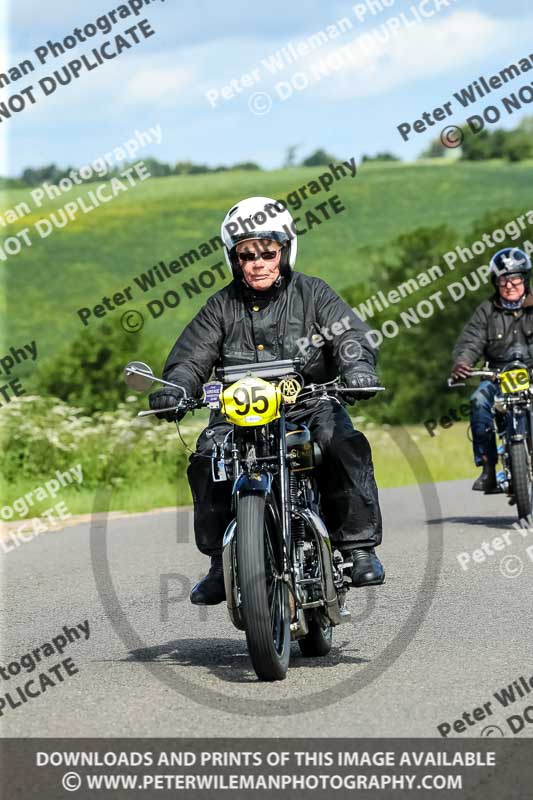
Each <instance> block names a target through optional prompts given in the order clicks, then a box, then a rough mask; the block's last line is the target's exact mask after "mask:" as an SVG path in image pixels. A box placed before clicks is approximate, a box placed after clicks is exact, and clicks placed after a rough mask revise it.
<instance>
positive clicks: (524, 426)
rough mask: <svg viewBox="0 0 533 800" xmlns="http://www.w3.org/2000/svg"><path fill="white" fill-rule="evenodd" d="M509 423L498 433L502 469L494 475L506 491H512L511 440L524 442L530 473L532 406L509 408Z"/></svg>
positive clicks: (532, 432) (532, 430)
mask: <svg viewBox="0 0 533 800" xmlns="http://www.w3.org/2000/svg"><path fill="white" fill-rule="evenodd" d="M506 416H508V417H510V420H511V424H510V425H508V424H507V423H506V427H505V428H504V430H503V432H502V433H501V434H500V439H501V444H500V445H498V455H499V456H500V458H501V461H502V467H503V469H502V470H500V471H499V472H498V473H497V475H496V480H497V483H498V486H499V487H500V488H501V489H502V490H503V491H504V492H506V493H509V492H511V493H512V486H513V483H512V474H511V454H510V447H511V444H512V443H513V442H520V441H525V442H526V453H527V459H528V465H529V471H530V474H531V458H532V453H533V443H532V438H531V437H532V434H533V408H528V409H527V410H525V409H521V408H515V409H511V410H509V411H508V412H507V415H506Z"/></svg>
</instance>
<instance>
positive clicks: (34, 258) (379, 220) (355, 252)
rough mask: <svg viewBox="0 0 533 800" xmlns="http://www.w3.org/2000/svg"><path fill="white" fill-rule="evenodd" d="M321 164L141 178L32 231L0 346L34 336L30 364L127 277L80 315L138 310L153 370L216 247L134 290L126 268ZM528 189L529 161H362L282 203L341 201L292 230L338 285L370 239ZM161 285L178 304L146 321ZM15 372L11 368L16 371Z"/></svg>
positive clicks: (185, 316)
mask: <svg viewBox="0 0 533 800" xmlns="http://www.w3.org/2000/svg"><path fill="white" fill-rule="evenodd" d="M322 171H327V170H326V169H325V168H324V170H320V169H318V168H305V169H304V168H297V169H290V170H279V171H274V172H259V173H258V172H251V173H250V172H226V173H219V174H211V175H205V176H203V175H202V176H183V177H170V178H158V179H150V180H148V181H146V182H144V183H140V184H137V185H136V186H135V187H133V188H131V189H129V191H128V192H126V193H124V194H120V195H119V196H118V197H116V198H115V199H114V200H113V201H112V202H110V203H107V204H105V205H104V204H103V205H101V206H100V207H99V208H97V209H95V210H94V211H92V212H91V213H88V214H86V215H81V216H79V217H78V218H77V219H76V220H75V221H73V222H70V223H69V224H68V226H66V227H65V228H61V229H55V230H54V231H53V233H51V235H50V236H48V237H47V238H44V239H40V238H39V237H38V236H37V234H36V233H33V234H32V239H33V244H32V246H31V247H26V248H24V249H23V250H22V251H21V252H20V253H19V254H18V255H16V256H10V257H9V258H8V259H7V260H6V261H0V269H2V271H3V273H4V275H5V276H6V277H7V281H6V285H7V303H8V310H9V313H8V324H7V326H6V330H5V336H6V339H5V342H4V344H3V346H2V352H6V348H9V347H10V346H11V345H15V346H20V345H22V344H23V343H25V342H30V341H32V340H36V342H37V346H38V361H39V363H40V364H42V363H43V361H44V360H46V359H47V358H48V357H50V356H53V355H56V354H58V353H59V352H60V351H61V349H62V348H63V347H65V346H66V345H67V344H68V343H69V341H71V340H72V339H73V338H74V337H77V336H79V335H80V333H83V331H84V330H88V329H87V328H84V326H83V325H82V323H81V321H80V319H79V317H78V315H77V313H76V311H77V310H78V309H79V308H81V307H84V306H90V307H92V306H94V305H95V304H97V303H100V302H101V300H102V297H104V296H111V295H113V294H114V293H115V292H117V291H120V290H122V289H123V288H125V287H126V286H131V287H132V298H133V299H132V301H131V302H128V303H127V304H126V305H124V306H122V307H120V308H118V309H117V310H115V311H113V312H110V313H109V314H108V315H107V316H106V317H105V318H102V319H100V320H99V319H96V318H95V317H91V322H90V327H91V329H94V328H95V327H97V326H99V325H100V324H101V322H102V321H103V319H106V320H108V321H113V320H118V318H119V316H121V315H122V314H123V313H124V312H125V311H127V310H129V309H136V310H138V311H140V312H141V313H142V314H143V315H144V317H145V325H144V328H143V330H142V331H141V332H140V333H132V334H131V335H132V337H142V342H145V343H146V349H147V350H148V351H149V350H151V347H150V343H152V347H153V341H154V340H155V339H157V341H159V342H160V343H161V351H160V358H159V359H157V356H156V360H158V361H159V363H155V362H154V366H156V367H158V368H159V367H160V366H161V363H162V362H163V360H164V357H165V356H166V352H167V351H168V349H170V346H171V344H172V342H173V340H174V338H175V336H176V335H177V334H178V333H179V331H180V330H181V328H182V327H183V325H184V324H185V323H186V322H187V321H188V320H189V319H190V318H191V317H192V316H193V315H194V313H195V312H196V310H197V309H198V308H199V307H200V306H201V304H202V303H203V302H204V301H205V299H206V297H207V296H208V295H209V294H210V293H212V292H213V291H215V290H216V289H217V288H219V287H220V286H222V284H223V281H222V279H220V278H218V277H217V278H216V282H215V283H214V285H213V286H212V287H211V288H209V289H205V290H203V292H202V294H201V295H199V296H193V297H191V298H187V297H185V295H184V292H183V288H182V286H181V285H182V284H183V282H184V281H185V280H192V279H194V278H195V277H196V276H198V275H199V274H200V273H201V272H202V271H203V270H205V269H207V268H209V267H210V266H211V265H213V264H214V263H216V262H217V261H219V260H222V259H223V256H222V253H221V251H219V250H218V251H216V252H214V253H213V254H212V255H211V256H208V257H206V258H204V259H202V260H201V261H198V262H197V263H195V264H193V265H191V266H189V267H187V268H186V269H184V270H183V271H182V272H181V273H180V274H178V275H173V276H172V277H171V278H170V279H168V280H166V281H165V282H164V283H161V284H159V285H158V286H156V287H155V288H154V289H152V290H151V291H149V292H146V293H143V292H141V291H140V289H139V288H138V287H137V286H135V284H134V281H133V279H134V277H135V276H137V275H139V273H141V272H144V271H146V270H148V269H149V268H150V267H152V266H153V265H154V264H157V263H158V262H159V261H164V262H167V263H168V262H170V261H172V260H174V259H176V258H178V257H179V256H180V255H182V254H183V253H185V252H187V251H188V250H190V249H191V248H198V246H199V245H200V244H201V243H202V242H205V241H208V240H209V239H211V238H212V237H214V236H216V235H217V234H218V233H219V230H220V223H221V220H222V218H223V216H224V214H225V212H226V211H227V209H228V208H229V207H230V206H231V205H232V204H233V203H234V202H235V201H237V200H239V199H241V198H242V197H246V196H249V195H255V194H259V195H266V196H272V197H275V198H282V199H283V198H285V197H286V196H287V195H288V193H289V192H292V191H294V190H296V189H298V188H299V187H300V186H303V185H305V184H306V183H307V182H309V181H311V180H313V179H316V178H317V176H318V175H319V174H320V172H322ZM94 187H95V184H88V185H85V186H82V187H79V188H76V189H74V190H72V191H71V192H69V193H67V194H64V195H63V196H62V197H61V198H58V199H56V200H54V201H48V202H47V203H46V204H45V205H43V207H42V208H41V209H39V210H37V209H35V210H33V211H32V213H31V214H30V215H28V216H25V217H24V218H22V219H20V220H19V221H18V222H17V223H16V224H14V225H12V226H10V227H9V228H8V229H4V230H5V231H6V233H7V234H8V235H13V234H15V233H16V232H17V231H20V230H22V229H23V228H26V227H30V230H33V227H32V226H33V225H34V224H35V223H36V222H37V221H38V220H39V219H40V218H41V217H43V216H46V215H47V214H48V213H50V211H52V210H54V209H58V208H61V207H62V206H64V205H65V203H66V202H69V201H72V200H74V199H75V198H76V196H78V195H86V194H87V192H88V190H89V189H91V188H93V189H94ZM531 187H532V168H531V163H529V164H528V163H521V164H517V165H510V164H508V163H504V162H484V163H464V162H462V163H457V162H455V163H454V162H448V161H443V162H441V163H438V162H431V163H421V164H405V165H404V164H369V165H365V166H364V167H363V168H361V169H360V170H359V172H358V174H357V177H356V178H355V179H352V178H350V177H346V178H344V179H342V180H339V181H337V182H336V183H335V184H334V185H333V186H332V188H331V191H330V192H329V193H328V194H326V192H324V191H322V192H320V193H319V194H316V195H315V196H310V197H309V198H308V200H307V201H305V202H304V204H303V207H302V209H300V210H293V214H294V215H296V216H299V215H301V214H302V212H305V211H306V210H309V209H312V208H313V207H314V206H315V204H316V203H321V202H323V201H324V200H327V198H328V197H331V196H332V195H333V194H338V195H339V197H340V199H341V201H342V202H343V204H344V205H345V206H346V211H345V212H343V213H342V214H340V215H338V216H333V217H332V219H331V220H329V221H328V222H324V223H323V224H322V225H320V226H317V227H315V228H314V229H313V230H311V231H310V232H308V233H307V234H306V235H305V236H302V237H301V239H300V241H299V259H298V268H299V269H300V270H302V271H305V272H309V273H311V274H314V275H319V276H321V277H323V278H324V279H326V280H327V281H328V282H329V283H330V284H331V285H332V286H333V287H334V288H335V289H336V290H337V291H342V290H343V289H344V288H345V287H348V286H350V285H352V284H353V283H355V282H357V283H359V282H360V281H365V278H366V276H367V272H368V267H367V263H366V261H365V258H364V257H362V254H361V249H362V248H364V247H367V246H369V245H375V246H376V247H379V246H380V245H382V244H385V243H387V242H389V241H390V240H391V239H393V238H394V237H396V236H398V235H399V234H401V233H406V232H409V231H412V230H414V229H415V228H418V227H420V226H423V225H438V224H448V225H450V226H451V227H452V228H453V229H454V230H456V231H457V233H459V234H461V233H463V232H465V231H466V230H467V229H469V228H471V226H472V223H473V222H475V221H476V220H478V219H479V218H480V217H482V216H483V214H484V213H486V212H488V211H497V210H499V209H500V208H506V207H507V208H521V207H523V208H526V207H527V206H528V204H529V203H530V202H531ZM80 190H81V191H80ZM28 198H29V190H11V191H6V192H4V193H3V195H2V209H1V210H0V213H1V214H2V215H4V213H5V210H6V209H7V208H13V207H14V206H15V205H16V204H18V203H20V202H23V201H27V200H28ZM302 224H303V223H302ZM428 266H429V265H428ZM170 289H173V290H177V291H179V293H180V296H181V302H180V304H179V305H178V307H177V308H175V309H172V310H170V309H168V310H167V311H166V313H165V314H163V315H162V316H160V317H159V318H158V319H152V318H151V317H150V315H149V313H148V312H147V310H146V305H147V303H148V302H149V301H153V300H155V299H160V298H161V296H162V295H163V294H164V293H165V292H166V291H168V290H170ZM167 345H168V346H167ZM141 350H142V348H141ZM151 355H152V356H153V352H152V353H151ZM158 355H159V351H158ZM26 371H27V370H26V369H25V368H24V367H21V368H18V369H17V375H24V374H25V372H26Z"/></svg>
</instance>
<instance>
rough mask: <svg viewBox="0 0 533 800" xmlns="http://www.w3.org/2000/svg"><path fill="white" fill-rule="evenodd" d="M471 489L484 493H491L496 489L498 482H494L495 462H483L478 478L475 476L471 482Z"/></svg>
mask: <svg viewBox="0 0 533 800" xmlns="http://www.w3.org/2000/svg"><path fill="white" fill-rule="evenodd" d="M472 491H474V492H485V494H493V493H494V492H497V491H498V484H497V483H496V466H495V464H484V465H483V470H482V472H481V475H480V476H479V478H476V480H475V481H474V483H473V484H472Z"/></svg>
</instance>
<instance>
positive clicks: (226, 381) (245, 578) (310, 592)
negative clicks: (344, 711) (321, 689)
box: [125, 360, 383, 681]
mask: <svg viewBox="0 0 533 800" xmlns="http://www.w3.org/2000/svg"><path fill="white" fill-rule="evenodd" d="M298 366H299V362H298V361H293V360H282V361H269V362H263V363H255V364H244V365H242V366H231V367H225V368H221V369H219V370H217V371H216V372H215V376H216V378H217V380H216V381H213V382H211V383H207V384H205V385H204V386H203V397H202V398H201V399H192V398H189V397H187V396H186V393H185V390H184V389H183V387H180V386H176V384H173V383H170V382H169V381H164V380H162V379H160V378H156V377H155V376H154V374H153V372H152V370H151V368H150V367H149V366H147V365H146V364H143V363H142V362H135V361H134V362H131V363H129V364H128V365H127V366H126V368H125V379H126V382H127V384H128V386H129V387H130V388H132V389H136V390H140V391H145V390H147V389H148V388H150V386H151V385H152V383H153V381H158V382H159V383H162V384H165V385H167V386H173V387H174V388H178V389H180V390H181V391H182V392H183V400H182V401H180V403H179V404H178V405H177V406H176V410H177V409H182V410H187V411H193V410H194V409H197V408H201V407H207V408H210V409H212V410H216V411H219V412H220V413H222V414H223V416H224V417H225V418H226V420H227V421H228V422H230V423H231V425H232V427H231V429H230V432H229V434H228V435H227V436H226V439H225V441H224V442H223V443H220V442H216V441H213V452H212V456H211V463H212V477H213V480H214V481H226V480H228V481H232V484H233V490H232V511H233V513H234V518H233V520H232V522H231V523H230V525H229V526H228V528H227V530H226V533H225V535H224V541H223V568H224V583H225V588H226V598H227V600H226V602H227V608H228V612H229V616H230V619H231V621H232V623H233V625H234V626H235V627H236V628H238V629H239V630H244V631H245V633H246V641H247V645H248V651H249V654H250V658H251V661H252V664H253V667H254V670H255V672H256V674H257V676H258V678H259V679H260V680H264V681H272V680H282V679H283V678H285V676H286V674H287V669H288V666H289V655H290V643H291V640H297V641H298V644H299V647H300V650H301V652H302V654H303V655H305V656H324V655H326V654H327V653H328V652H329V651H330V649H331V644H332V629H333V627H334V626H335V625H339V624H340V623H342V622H346V621H348V620H349V618H350V613H349V611H348V609H347V608H346V604H345V598H346V593H347V590H348V588H349V586H350V582H349V579H348V577H346V576H345V574H344V570H345V569H346V568H348V567H350V566H351V561H344V560H343V557H342V555H341V554H340V552H338V551H336V550H335V551H334V550H333V548H332V545H331V541H330V538H329V534H328V531H327V529H326V526H325V524H324V522H323V520H322V519H321V515H320V495H319V492H318V488H317V483H316V478H315V474H314V470H315V467H316V466H318V465H319V464H320V460H321V452H320V448H319V446H318V444H317V443H316V442H314V441H313V440H312V436H311V433H310V431H309V428H308V427H306V426H305V425H302V424H297V423H294V422H291V421H289V420H288V419H287V418H286V409H287V408H289V407H292V408H296V405H297V404H298V405H300V406H305V404H306V403H307V402H308V401H310V400H313V401H314V402H316V401H317V400H318V401H319V402H320V401H325V402H339V397H341V396H342V394H343V392H346V393H349V394H351V395H353V394H354V389H347V388H345V387H343V386H341V384H340V382H339V381H338V380H334V381H330V382H329V383H325V384H309V385H307V386H304V381H303V378H302V377H301V376H300V375H299V373H298ZM376 391H383V387H375V388H368V389H361V390H359V389H358V390H357V393H356V394H357V395H358V396H361V397H363V396H364V395H365V394H367V393H371V392H376ZM154 413H156V414H157V412H156V411H141V412H140V414H139V415H140V416H145V415H148V414H154Z"/></svg>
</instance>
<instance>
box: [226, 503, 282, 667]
mask: <svg viewBox="0 0 533 800" xmlns="http://www.w3.org/2000/svg"><path fill="white" fill-rule="evenodd" d="M273 520H274V515H273V514H271V513H270V512H269V509H268V507H267V504H266V499H265V496H264V495H260V494H256V493H254V492H250V493H242V494H241V495H240V496H239V502H238V507H237V571H238V581H239V586H240V591H241V597H242V609H243V618H244V629H245V631H246V641H247V644H248V652H249V653H250V658H251V660H252V665H253V668H254V670H255V672H256V674H257V677H258V678H259V680H262V681H280V680H283V679H284V678H285V677H286V675H287V669H288V667H289V657H290V642H291V631H290V614H289V602H288V588H287V584H286V583H285V582H284V581H283V579H282V578H281V571H282V565H281V563H280V561H281V559H280V555H279V551H278V539H279V532H278V531H276V530H275V526H274V521H273Z"/></svg>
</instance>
